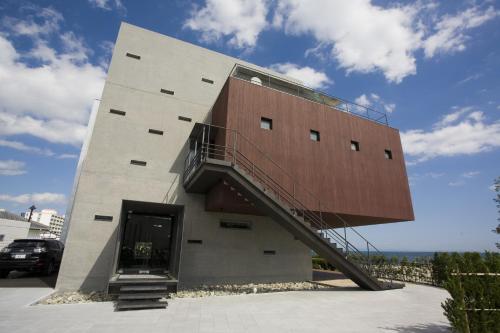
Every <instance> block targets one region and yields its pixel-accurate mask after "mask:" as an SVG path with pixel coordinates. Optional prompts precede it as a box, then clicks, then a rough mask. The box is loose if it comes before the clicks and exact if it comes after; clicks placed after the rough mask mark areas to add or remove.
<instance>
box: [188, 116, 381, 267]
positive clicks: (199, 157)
mask: <svg viewBox="0 0 500 333" xmlns="http://www.w3.org/2000/svg"><path fill="white" fill-rule="evenodd" d="M198 124H199V125H198ZM196 125H198V126H203V130H202V132H200V133H199V134H202V138H201V145H200V146H199V147H195V152H194V156H193V157H192V158H191V159H190V156H192V155H191V154H188V156H187V157H186V159H185V171H184V178H185V179H186V178H187V177H188V176H189V174H190V172H191V170H193V169H194V168H196V163H197V162H201V161H203V159H204V158H207V157H209V155H214V156H219V157H221V156H222V157H223V158H226V157H228V156H231V157H232V158H233V159H234V161H233V162H234V165H238V164H237V163H236V162H238V158H237V157H238V156H241V157H243V158H244V159H245V160H246V161H247V163H249V164H250V165H251V167H252V168H253V170H255V169H257V170H259V171H260V172H261V174H262V175H264V176H266V178H267V179H268V180H269V181H270V182H271V183H272V185H273V186H272V187H275V188H277V190H278V200H279V198H280V193H281V198H282V199H284V197H283V194H286V195H287V196H288V199H287V202H288V204H289V205H290V208H293V209H294V210H299V211H301V212H302V214H303V215H304V217H306V218H307V219H308V221H311V222H314V224H315V227H316V228H317V229H318V230H319V231H320V232H321V233H323V234H324V235H325V236H329V237H330V238H332V239H334V240H335V241H337V242H339V243H340V244H341V245H343V247H344V248H345V255H346V256H347V255H349V253H350V252H354V253H357V254H359V255H362V256H363V257H366V256H365V255H364V254H363V252H362V251H360V250H359V249H358V248H356V246H354V245H353V244H352V242H349V241H348V240H347V233H346V230H350V231H353V232H354V233H355V234H356V235H357V236H359V237H360V238H361V239H362V240H363V241H364V242H366V246H367V252H368V254H367V255H368V258H367V259H368V263H367V264H368V265H370V247H371V248H372V249H373V250H375V252H376V253H378V254H379V255H382V253H381V252H380V250H379V249H378V248H377V247H375V246H374V245H373V244H372V243H371V242H370V241H369V240H367V239H366V238H365V237H364V236H363V235H361V234H360V233H359V232H358V231H357V230H356V229H354V227H353V226H351V225H350V224H349V223H348V222H347V221H346V220H345V219H344V218H342V217H341V216H340V215H339V214H337V213H333V214H334V215H335V216H336V217H337V218H338V219H339V220H340V221H342V222H343V224H344V236H342V235H340V234H339V233H338V232H337V231H336V230H335V229H334V228H332V227H331V226H329V225H328V224H327V223H326V222H325V221H324V219H323V218H322V216H321V200H319V199H318V198H317V197H316V196H315V195H314V194H313V193H312V192H311V191H310V190H309V189H307V188H306V187H305V186H303V185H302V184H300V183H299V182H297V181H295V180H294V179H293V177H292V176H291V175H290V174H289V173H288V172H287V171H286V170H284V169H283V168H282V167H281V166H280V165H279V164H278V163H277V162H275V161H274V160H273V159H272V158H271V157H269V156H268V155H267V154H266V153H265V152H263V151H262V150H261V149H260V148H259V147H258V146H257V145H256V144H255V143H253V142H252V141H251V140H250V139H248V138H247V137H246V136H245V135H243V134H241V133H240V132H239V131H238V130H236V129H231V128H225V127H222V126H218V125H213V124H204V123H197V124H196ZM212 128H216V129H220V130H222V131H225V132H226V133H227V132H228V133H232V134H233V140H234V142H233V147H228V146H227V145H224V146H222V145H216V144H214V143H210V141H208V140H206V139H205V136H206V135H207V137H208V138H210V130H211V129H212ZM207 129H208V130H207ZM199 134H198V135H197V137H196V140H197V141H196V143H195V145H197V142H198V137H199ZM238 138H241V139H243V140H244V141H245V142H246V143H248V144H250V146H251V147H252V148H254V149H255V150H256V151H257V152H258V153H259V154H260V155H261V156H263V157H264V158H265V159H266V160H267V161H268V162H270V163H271V164H272V165H273V166H274V167H276V168H278V170H279V171H280V172H282V173H283V175H285V176H286V177H288V178H289V179H290V181H291V183H292V184H293V187H294V190H296V189H297V188H299V189H300V190H302V191H305V193H306V194H307V195H309V196H310V197H311V198H312V199H313V200H315V201H316V202H318V203H319V207H318V208H319V209H318V212H319V214H318V213H316V212H315V211H314V210H312V209H310V208H308V207H307V206H306V205H305V204H304V203H302V202H301V201H300V200H298V199H297V198H296V196H295V193H294V194H291V193H290V192H289V190H287V189H285V188H284V187H283V186H282V185H281V184H279V183H278V182H276V181H275V180H274V179H273V178H272V177H270V176H269V175H268V173H266V172H265V171H264V170H262V169H261V168H260V167H259V166H257V165H256V164H255V163H254V162H253V161H251V160H250V159H249V158H248V157H247V156H245V155H244V154H243V153H242V152H241V151H239V150H238V148H237V143H238V142H240V140H238ZM225 143H226V144H227V139H226V140H225ZM197 149H198V151H197ZM218 151H222V153H220V152H218ZM231 151H232V152H233V153H232V154H231ZM239 162H241V159H240V160H239ZM242 166H243V165H242ZM253 176H254V177H255V173H254V175H253ZM260 182H261V183H263V181H260ZM263 185H264V184H263ZM294 192H296V191H294ZM368 271H370V269H369V268H368ZM369 273H370V272H369Z"/></svg>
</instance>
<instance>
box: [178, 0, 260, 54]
mask: <svg viewBox="0 0 500 333" xmlns="http://www.w3.org/2000/svg"><path fill="white" fill-rule="evenodd" d="M268 5H269V3H268V1H267V0H207V1H206V4H205V6H204V7H198V6H196V7H194V8H193V10H192V11H191V13H190V17H189V18H188V19H187V20H186V21H185V23H184V27H185V28H189V29H191V30H195V31H199V32H200V33H201V39H202V41H204V42H213V41H217V40H220V39H222V38H223V37H227V36H231V37H230V38H229V40H228V43H229V44H230V45H232V46H234V47H236V48H240V49H241V48H252V47H254V46H255V44H256V43H257V38H258V36H259V34H260V33H261V31H262V30H264V29H265V28H266V27H267V26H268V22H267V20H266V16H267V13H268V9H269V8H268Z"/></svg>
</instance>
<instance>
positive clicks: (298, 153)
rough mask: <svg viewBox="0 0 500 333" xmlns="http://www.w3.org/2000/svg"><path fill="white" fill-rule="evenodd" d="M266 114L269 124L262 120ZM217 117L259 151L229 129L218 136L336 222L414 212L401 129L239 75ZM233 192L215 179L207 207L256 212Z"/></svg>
mask: <svg viewBox="0 0 500 333" xmlns="http://www.w3.org/2000/svg"><path fill="white" fill-rule="evenodd" d="M262 118H265V119H262ZM266 119H267V120H266ZM268 120H272V125H271V128H270V129H264V128H268V125H269V124H264V125H265V126H262V127H264V128H261V121H268ZM212 124H214V125H217V126H221V127H225V128H229V129H234V130H236V131H238V132H239V133H240V134H241V135H242V136H243V137H246V138H247V139H248V140H249V142H251V143H253V144H254V145H255V146H256V147H259V149H260V151H257V150H256V149H255V146H252V145H250V144H248V142H246V141H240V142H233V141H234V139H233V137H232V136H231V134H230V132H224V131H221V134H220V135H217V136H216V137H215V144H218V145H221V146H236V147H237V149H238V150H239V151H240V152H241V153H242V154H243V155H244V156H245V157H246V158H247V159H248V160H250V161H252V162H253V163H254V164H255V165H257V166H259V168H261V169H262V170H263V171H264V172H265V173H266V174H267V175H269V176H270V177H272V178H273V180H274V181H276V182H277V183H278V184H279V185H280V186H281V187H282V188H283V189H285V190H286V191H288V192H289V193H293V195H294V196H295V198H298V199H299V200H300V201H301V202H302V203H304V204H305V205H306V206H307V207H308V208H309V209H310V210H313V211H320V212H321V213H322V214H323V218H324V219H325V220H326V221H327V222H328V223H329V224H330V225H332V226H340V225H342V222H341V219H339V218H338V216H341V217H342V218H344V219H345V220H346V221H347V222H348V223H349V224H350V225H353V226H355V225H368V224H376V223H387V222H399V221H409V220H413V219H414V215H413V207H412V202H411V196H410V190H409V185H408V178H407V174H406V168H405V162H404V156H403V151H402V147H401V140H400V137H399V131H398V130H397V129H394V128H391V127H389V126H386V125H383V124H379V123H377V122H374V121H371V120H367V119H364V118H361V117H359V116H356V115H353V114H350V113H347V112H343V111H339V110H336V109H334V108H331V107H329V106H327V105H324V104H320V103H315V102H313V101H310V100H307V99H304V98H301V97H298V96H294V95H291V94H287V93H284V92H281V91H277V90H274V89H270V88H268V87H264V86H260V85H256V84H252V83H250V82H247V81H244V80H241V79H238V78H234V77H230V78H229V79H228V81H227V82H226V84H225V85H224V88H223V89H222V91H221V93H220V95H219V97H218V99H217V101H216V103H215V104H214V107H213V110H212ZM264 155H266V156H268V157H269V158H270V159H271V160H272V161H274V162H275V163H272V162H270V159H267V158H263V156H264ZM232 196H234V193H232V192H231V191H228V190H227V189H225V188H224V186H217V187H214V188H213V189H212V190H211V191H210V193H208V194H207V207H206V208H207V210H213V211H221V210H222V211H226V212H233V213H243V214H249V213H252V212H253V211H252V209H251V208H249V207H248V205H246V204H245V203H242V202H239V201H238V200H237V199H234V198H233V197H232Z"/></svg>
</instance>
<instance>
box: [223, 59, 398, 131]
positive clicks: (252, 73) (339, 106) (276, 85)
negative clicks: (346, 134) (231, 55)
mask: <svg viewBox="0 0 500 333" xmlns="http://www.w3.org/2000/svg"><path fill="white" fill-rule="evenodd" d="M231 76H232V77H234V78H237V79H240V80H244V81H247V82H250V83H253V84H256V85H260V86H263V87H267V88H270V89H274V90H278V91H280V92H283V93H287V94H290V95H293V96H297V97H301V98H304V99H307V100H309V101H312V102H315V103H320V104H323V105H326V106H328V107H330V108H332V109H335V110H338V111H342V112H346V113H349V114H353V115H355V116H358V117H361V118H364V119H368V120H371V121H374V122H376V123H379V124H382V125H386V126H389V122H388V120H387V114H386V113H385V112H380V111H377V110H374V109H372V108H369V107H367V106H363V105H359V104H356V103H353V102H349V101H347V100H344V99H342V98H339V97H333V96H329V95H327V94H325V93H323V92H320V91H316V90H314V89H311V88H308V87H305V86H302V85H300V84H298V83H295V82H292V81H287V80H285V79H283V78H278V77H275V76H273V75H270V74H268V73H264V72H261V71H258V70H256V69H253V68H250V67H246V66H244V65H240V64H236V65H235V66H234V68H233V70H232V72H231Z"/></svg>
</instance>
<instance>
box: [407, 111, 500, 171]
mask: <svg viewBox="0 0 500 333" xmlns="http://www.w3.org/2000/svg"><path fill="white" fill-rule="evenodd" d="M401 141H402V144H403V149H404V151H405V153H406V155H407V156H409V157H411V158H412V160H410V161H409V162H408V164H410V165H411V164H415V163H419V162H423V161H427V160H430V159H433V158H436V157H441V156H458V155H473V154H478V153H481V152H486V151H490V150H493V149H495V148H498V147H500V121H496V122H490V123H488V122H486V120H485V118H484V115H483V113H482V112H481V111H477V110H474V109H473V108H471V107H465V108H461V109H455V110H454V112H452V113H450V114H447V115H445V116H444V117H443V118H442V119H441V120H440V121H438V122H437V123H436V124H434V126H433V127H432V129H431V130H428V131H425V130H422V129H414V130H409V131H405V132H401Z"/></svg>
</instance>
